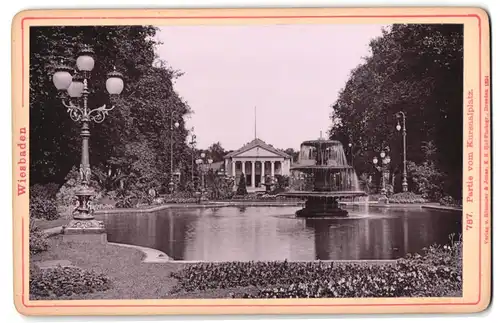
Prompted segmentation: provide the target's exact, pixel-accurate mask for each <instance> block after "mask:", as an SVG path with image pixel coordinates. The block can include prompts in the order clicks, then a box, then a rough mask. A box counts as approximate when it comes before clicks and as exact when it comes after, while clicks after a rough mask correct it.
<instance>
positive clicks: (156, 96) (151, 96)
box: [30, 26, 190, 187]
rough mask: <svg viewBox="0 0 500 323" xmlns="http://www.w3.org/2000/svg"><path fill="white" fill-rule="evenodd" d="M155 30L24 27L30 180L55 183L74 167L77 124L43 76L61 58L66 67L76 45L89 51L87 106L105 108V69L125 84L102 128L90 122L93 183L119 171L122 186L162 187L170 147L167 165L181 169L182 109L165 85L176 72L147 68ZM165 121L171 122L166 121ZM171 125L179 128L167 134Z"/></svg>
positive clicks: (186, 109)
mask: <svg viewBox="0 0 500 323" xmlns="http://www.w3.org/2000/svg"><path fill="white" fill-rule="evenodd" d="M155 33H156V29H155V28H154V27H151V26H99V27H93V26H92V27H91V26H89V27H80V26H78V27H35V28H31V30H30V130H31V136H30V140H31V145H30V154H31V161H32V162H31V163H30V173H31V182H32V183H45V182H56V183H62V182H63V181H64V178H65V176H66V174H67V173H68V171H69V170H70V169H71V168H72V166H74V165H78V164H79V158H80V147H81V143H80V137H79V131H80V125H79V124H77V123H75V122H73V121H71V119H70V118H69V116H68V115H67V113H66V111H65V109H64V108H63V107H62V105H61V102H60V101H59V100H58V99H57V93H56V90H55V88H54V86H53V85H52V80H51V75H52V74H53V72H54V69H55V66H56V64H57V63H59V62H60V60H61V59H66V64H69V65H70V66H73V65H74V63H75V62H74V61H73V60H72V59H73V58H76V56H77V54H78V49H79V48H78V44H84V43H86V44H90V45H92V46H93V48H94V51H95V67H94V69H93V71H92V75H91V79H90V82H89V84H90V86H91V88H90V92H91V94H90V97H89V105H90V106H91V107H95V106H97V105H98V104H99V105H102V104H104V103H106V104H109V103H110V102H109V101H108V95H107V93H106V90H105V81H106V74H107V73H108V72H109V71H112V70H113V68H115V67H116V69H117V70H118V71H119V72H121V73H122V74H123V76H124V82H125V88H124V91H123V93H122V95H121V96H120V98H119V99H118V102H117V103H116V108H115V109H114V110H113V111H111V112H110V113H109V115H108V116H107V118H106V120H105V121H104V122H103V123H101V124H98V125H95V124H91V139H90V145H91V146H90V154H91V155H90V157H91V164H92V167H93V169H96V172H95V173H96V174H97V173H99V175H100V176H99V177H100V179H101V180H102V177H103V176H104V177H105V176H113V177H114V178H116V174H117V173H119V174H121V176H122V177H123V175H124V174H125V175H127V176H126V178H127V180H128V182H129V184H130V185H132V184H134V185H138V186H139V187H142V186H144V185H145V184H144V183H146V182H148V183H149V184H148V185H156V186H161V185H165V182H167V178H168V177H169V176H170V169H169V167H167V165H170V159H171V155H172V154H170V149H171V145H170V143H171V142H172V144H173V145H172V146H173V148H174V154H173V156H174V159H175V160H174V164H175V166H176V167H178V166H181V167H182V165H183V164H186V162H185V155H186V150H187V147H186V144H185V140H184V138H185V137H186V135H187V131H186V129H185V127H184V119H183V116H184V115H185V114H188V113H190V108H189V106H188V105H187V104H186V103H185V102H184V101H183V100H182V98H181V97H180V96H179V95H178V94H177V93H176V92H175V91H174V89H173V85H172V80H173V79H174V78H176V77H178V76H179V75H180V73H179V72H178V71H175V70H173V69H171V68H169V67H167V66H165V65H164V64H160V65H157V64H155V65H154V64H153V63H154V62H155V59H156V57H155V46H156V45H157V43H156V42H155V41H154V35H155ZM172 118H175V121H174V120H172V121H173V122H171V119H172ZM175 122H179V128H174V129H172V127H170V125H171V123H175ZM172 131H173V132H172ZM99 169H101V172H99ZM141 183H142V184H141ZM143 184H144V185H143Z"/></svg>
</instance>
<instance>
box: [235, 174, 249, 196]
mask: <svg viewBox="0 0 500 323" xmlns="http://www.w3.org/2000/svg"><path fill="white" fill-rule="evenodd" d="M247 194H248V192H247V182H246V180H245V175H244V174H241V176H240V181H239V182H238V189H237V190H236V195H247Z"/></svg>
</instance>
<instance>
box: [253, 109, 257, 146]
mask: <svg viewBox="0 0 500 323" xmlns="http://www.w3.org/2000/svg"><path fill="white" fill-rule="evenodd" d="M254 137H255V138H254V139H257V107H254Z"/></svg>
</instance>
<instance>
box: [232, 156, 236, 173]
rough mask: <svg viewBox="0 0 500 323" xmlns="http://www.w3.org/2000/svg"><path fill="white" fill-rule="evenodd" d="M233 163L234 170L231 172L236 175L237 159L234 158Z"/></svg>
mask: <svg viewBox="0 0 500 323" xmlns="http://www.w3.org/2000/svg"><path fill="white" fill-rule="evenodd" d="M231 164H233V165H232V166H233V167H232V172H231V174H232V175H231V176H233V177H236V161H235V160H234V159H233V160H232V162H231Z"/></svg>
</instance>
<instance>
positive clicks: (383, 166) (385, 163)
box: [372, 150, 391, 196]
mask: <svg viewBox="0 0 500 323" xmlns="http://www.w3.org/2000/svg"><path fill="white" fill-rule="evenodd" d="M380 158H381V159H380V166H378V164H379V159H378V158H377V156H374V157H373V160H372V161H373V165H374V166H375V168H376V169H377V170H378V171H379V172H380V174H381V177H382V178H381V184H380V194H382V195H384V196H385V195H386V194H387V191H386V188H385V174H386V173H387V171H388V169H389V164H390V162H391V156H389V155H388V154H386V152H385V151H384V150H382V151H380Z"/></svg>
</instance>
